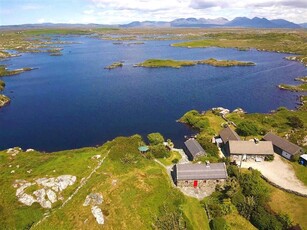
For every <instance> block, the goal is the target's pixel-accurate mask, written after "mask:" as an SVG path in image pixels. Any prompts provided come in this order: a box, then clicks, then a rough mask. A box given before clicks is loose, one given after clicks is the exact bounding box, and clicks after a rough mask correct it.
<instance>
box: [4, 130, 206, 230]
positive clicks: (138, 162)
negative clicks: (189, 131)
mask: <svg viewBox="0 0 307 230" xmlns="http://www.w3.org/2000/svg"><path fill="white" fill-rule="evenodd" d="M139 142H140V137H139V136H133V137H130V138H123V137H122V138H117V139H115V140H114V141H112V142H108V143H106V144H105V145H103V146H102V147H99V148H84V149H77V150H71V151H63V152H57V153H50V154H43V153H39V152H29V153H25V152H21V153H19V154H18V155H17V156H15V157H14V156H10V154H8V153H6V152H5V151H2V152H0V162H1V167H2V170H1V174H0V193H1V197H0V215H1V217H2V218H1V219H0V226H1V227H2V228H4V229H24V228H27V227H30V226H32V228H33V229H54V226H57V228H59V229H89V228H91V229H100V228H101V226H99V225H98V224H97V223H96V220H95V218H94V217H93V215H92V213H91V210H90V209H91V207H90V206H88V207H84V206H83V202H84V200H85V197H86V196H87V195H88V194H90V193H92V192H96V193H97V192H99V193H101V194H103V199H104V201H103V203H102V204H101V205H100V208H101V209H102V211H103V214H104V217H105V224H104V226H103V228H104V229H151V228H152V226H153V224H155V223H156V221H157V218H158V217H161V215H162V214H163V213H161V208H162V207H167V208H168V209H170V210H175V211H176V210H177V211H178V212H180V213H182V214H181V215H182V218H183V220H184V221H185V223H186V225H187V226H188V229H209V226H208V219H207V217H206V214H205V212H204V209H203V208H202V207H201V205H200V203H199V202H198V201H197V200H194V199H192V198H187V197H185V196H184V195H183V194H182V193H180V192H179V191H178V190H177V189H175V188H174V187H173V186H172V184H171V182H170V181H169V177H168V175H167V174H166V171H165V169H164V168H163V167H162V166H160V165H159V164H157V163H156V162H154V161H153V160H149V159H146V158H145V157H144V156H142V155H141V154H140V153H139V152H138V149H137V147H138V143H139ZM108 152H109V153H108ZM107 153H108V156H107V158H106V160H105V162H104V163H103V164H102V166H101V167H100V168H99V169H98V170H97V171H96V172H95V173H94V174H93V175H92V177H91V178H90V179H89V180H88V182H87V183H86V185H85V186H84V187H82V188H81V189H80V190H79V192H78V193H77V194H76V195H75V196H74V197H73V199H71V200H70V201H69V202H68V203H67V205H66V206H64V207H63V208H62V209H59V207H60V205H61V204H62V202H61V201H58V202H56V203H55V204H54V205H53V208H52V209H51V210H45V209H43V208H41V207H40V206H39V205H38V204H37V203H35V204H33V205H32V206H30V207H28V206H24V205H22V204H21V203H19V202H18V200H17V198H16V196H15V192H16V189H15V188H13V186H12V185H13V183H14V181H15V180H17V179H24V180H27V181H30V182H31V181H33V180H34V179H37V178H42V177H56V176H59V175H64V174H68V175H75V176H76V177H77V182H76V183H75V184H74V185H72V186H69V187H68V188H67V189H66V190H64V192H63V193H62V195H63V197H64V199H67V197H68V196H69V195H71V194H72V193H73V191H74V190H75V189H76V188H77V186H78V185H79V184H80V181H81V180H82V178H84V177H86V176H87V175H89V174H90V172H91V171H92V170H93V168H94V167H95V166H96V165H97V164H98V160H97V159H92V156H94V155H97V154H100V155H101V156H102V157H103V156H105V155H106V154H107ZM12 170H14V171H15V172H14V173H12ZM28 170H32V172H31V173H27V171H28ZM29 191H30V190H29ZM45 213H48V214H49V215H50V217H49V218H47V219H46V220H45V221H43V222H41V223H40V224H38V225H36V226H35V227H34V226H33V223H36V222H38V221H39V220H40V219H41V218H42V217H43V216H44V214H45Z"/></svg>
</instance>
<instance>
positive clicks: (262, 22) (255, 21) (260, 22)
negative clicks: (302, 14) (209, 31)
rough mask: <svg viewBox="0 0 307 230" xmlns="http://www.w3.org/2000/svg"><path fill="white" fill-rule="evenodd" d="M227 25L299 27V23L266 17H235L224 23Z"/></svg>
mask: <svg viewBox="0 0 307 230" xmlns="http://www.w3.org/2000/svg"><path fill="white" fill-rule="evenodd" d="M225 26H227V27H247V28H301V26H300V25H298V24H295V23H293V22H289V21H287V20H284V19H275V20H268V19H266V18H258V17H254V18H252V19H249V18H246V17H237V18H235V19H233V20H232V21H230V22H228V23H226V24H225Z"/></svg>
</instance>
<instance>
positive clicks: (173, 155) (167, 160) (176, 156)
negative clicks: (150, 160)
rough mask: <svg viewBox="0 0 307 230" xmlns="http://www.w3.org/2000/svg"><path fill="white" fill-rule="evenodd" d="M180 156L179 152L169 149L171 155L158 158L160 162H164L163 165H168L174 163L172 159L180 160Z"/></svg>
mask: <svg viewBox="0 0 307 230" xmlns="http://www.w3.org/2000/svg"><path fill="white" fill-rule="evenodd" d="M181 158H182V157H181V155H180V153H178V152H176V151H171V155H170V156H169V157H168V158H160V159H158V160H159V161H160V162H161V163H162V164H164V165H165V166H169V165H172V164H174V163H173V162H172V161H173V160H175V159H177V160H180V159H181Z"/></svg>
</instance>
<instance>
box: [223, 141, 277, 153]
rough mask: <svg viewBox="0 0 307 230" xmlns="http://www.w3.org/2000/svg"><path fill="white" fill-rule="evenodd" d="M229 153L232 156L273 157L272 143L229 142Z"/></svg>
mask: <svg viewBox="0 0 307 230" xmlns="http://www.w3.org/2000/svg"><path fill="white" fill-rule="evenodd" d="M228 151H229V154H230V155H252V156H261V155H262V156H263V155H273V154H274V151H273V145H272V142H271V141H258V142H255V141H229V142H228Z"/></svg>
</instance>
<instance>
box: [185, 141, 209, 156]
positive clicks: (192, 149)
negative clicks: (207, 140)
mask: <svg viewBox="0 0 307 230" xmlns="http://www.w3.org/2000/svg"><path fill="white" fill-rule="evenodd" d="M184 145H185V146H186V153H187V155H188V157H189V158H190V160H194V159H195V158H196V157H198V156H203V155H206V151H205V150H204V149H203V148H202V147H201V146H200V144H199V143H198V142H197V140H195V139H194V138H190V139H189V140H187V141H186V142H184Z"/></svg>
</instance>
